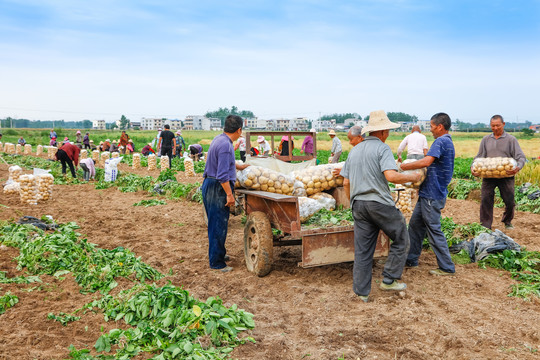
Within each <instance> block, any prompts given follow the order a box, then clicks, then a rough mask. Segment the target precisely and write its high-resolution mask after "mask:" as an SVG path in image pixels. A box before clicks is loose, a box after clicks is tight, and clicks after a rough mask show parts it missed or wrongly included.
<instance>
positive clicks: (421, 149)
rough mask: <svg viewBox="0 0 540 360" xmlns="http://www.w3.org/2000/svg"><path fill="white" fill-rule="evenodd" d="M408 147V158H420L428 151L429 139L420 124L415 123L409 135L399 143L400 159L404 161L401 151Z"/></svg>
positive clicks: (398, 152) (398, 153)
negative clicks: (421, 129)
mask: <svg viewBox="0 0 540 360" xmlns="http://www.w3.org/2000/svg"><path fill="white" fill-rule="evenodd" d="M405 147H407V159H413V160H420V159H422V158H424V156H426V154H427V151H428V144H427V139H426V136H425V135H424V134H422V132H421V131H420V126H418V125H414V126H413V127H412V131H411V133H410V134H409V135H407V136H405V139H403V141H402V142H401V144H399V147H398V149H397V155H398V161H399V162H402V161H403V159H402V158H401V153H402V152H403V150H404V149H405Z"/></svg>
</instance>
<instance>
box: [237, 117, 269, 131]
mask: <svg viewBox="0 0 540 360" xmlns="http://www.w3.org/2000/svg"><path fill="white" fill-rule="evenodd" d="M267 121H268V120H264V119H259V118H257V117H254V118H247V119H245V120H244V126H245V127H246V128H247V129H256V130H265V129H266V126H267ZM272 128H273V126H272Z"/></svg>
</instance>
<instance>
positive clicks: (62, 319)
mask: <svg viewBox="0 0 540 360" xmlns="http://www.w3.org/2000/svg"><path fill="white" fill-rule="evenodd" d="M47 319H49V320H54V321H58V322H59V323H61V324H62V325H63V326H66V325H67V324H68V323H70V322H72V321H77V320H80V319H81V317H80V316H74V315H70V314H66V313H64V312H60V313H58V315H54V313H49V315H47Z"/></svg>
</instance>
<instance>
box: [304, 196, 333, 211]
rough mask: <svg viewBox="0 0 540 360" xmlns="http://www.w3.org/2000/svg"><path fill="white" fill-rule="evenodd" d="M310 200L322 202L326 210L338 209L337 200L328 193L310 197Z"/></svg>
mask: <svg viewBox="0 0 540 360" xmlns="http://www.w3.org/2000/svg"><path fill="white" fill-rule="evenodd" d="M309 198H310V199H313V200H317V201H318V202H320V203H321V204H322V205H323V206H324V208H325V209H326V210H334V209H335V208H336V199H334V197H333V196H332V195H330V194H328V193H325V192H320V193H316V194H313V195H311V196H309Z"/></svg>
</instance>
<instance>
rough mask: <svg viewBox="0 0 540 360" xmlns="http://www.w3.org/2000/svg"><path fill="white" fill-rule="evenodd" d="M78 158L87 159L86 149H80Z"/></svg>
mask: <svg viewBox="0 0 540 360" xmlns="http://www.w3.org/2000/svg"><path fill="white" fill-rule="evenodd" d="M79 158H80V159H81V160H82V159H88V151H87V150H86V149H83V150H81V154H80V156H79Z"/></svg>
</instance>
